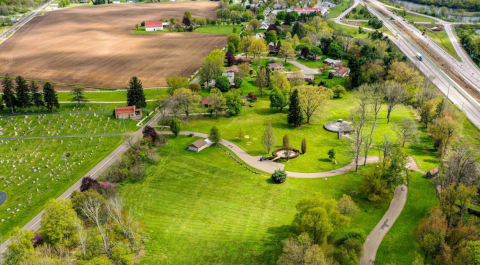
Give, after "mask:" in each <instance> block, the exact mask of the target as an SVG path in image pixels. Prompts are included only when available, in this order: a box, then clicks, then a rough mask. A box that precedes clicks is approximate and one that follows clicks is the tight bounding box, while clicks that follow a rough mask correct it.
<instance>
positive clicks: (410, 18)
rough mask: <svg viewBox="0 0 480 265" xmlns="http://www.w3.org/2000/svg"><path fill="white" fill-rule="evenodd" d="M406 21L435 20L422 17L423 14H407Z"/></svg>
mask: <svg viewBox="0 0 480 265" xmlns="http://www.w3.org/2000/svg"><path fill="white" fill-rule="evenodd" d="M405 20H406V21H413V22H436V20H434V19H431V18H428V17H424V16H419V15H415V14H408V13H407V15H406V16H405Z"/></svg>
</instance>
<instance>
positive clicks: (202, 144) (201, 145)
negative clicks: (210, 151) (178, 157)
mask: <svg viewBox="0 0 480 265" xmlns="http://www.w3.org/2000/svg"><path fill="white" fill-rule="evenodd" d="M212 144H213V142H211V141H210V140H208V139H205V140H203V139H200V140H196V141H195V142H193V143H192V144H190V145H189V146H188V150H190V151H195V152H197V153H198V152H200V151H202V150H203V149H205V148H207V147H209V146H211V145H212Z"/></svg>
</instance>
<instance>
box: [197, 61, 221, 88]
mask: <svg viewBox="0 0 480 265" xmlns="http://www.w3.org/2000/svg"><path fill="white" fill-rule="evenodd" d="M216 68H218V65H217V64H216V63H215V62H213V61H211V60H208V61H205V62H203V65H202V68H201V69H200V72H199V74H200V77H202V79H204V80H205V81H206V82H207V83H206V84H207V87H208V83H210V81H211V80H213V79H215V78H217V76H218V73H217V70H216Z"/></svg>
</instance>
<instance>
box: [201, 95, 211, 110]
mask: <svg viewBox="0 0 480 265" xmlns="http://www.w3.org/2000/svg"><path fill="white" fill-rule="evenodd" d="M211 102H212V97H203V98H202V106H203V107H204V108H209V107H210V103H211Z"/></svg>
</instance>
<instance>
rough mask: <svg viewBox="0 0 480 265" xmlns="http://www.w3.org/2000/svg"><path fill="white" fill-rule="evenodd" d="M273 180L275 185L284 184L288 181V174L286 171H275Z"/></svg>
mask: <svg viewBox="0 0 480 265" xmlns="http://www.w3.org/2000/svg"><path fill="white" fill-rule="evenodd" d="M272 180H273V181H274V182H275V183H284V182H285V181H286V180H287V173H286V172H285V170H281V169H278V170H275V172H273V174H272Z"/></svg>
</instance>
